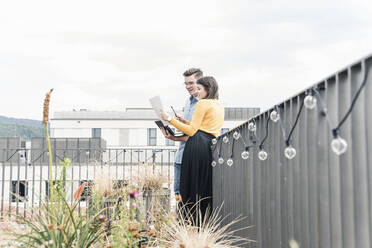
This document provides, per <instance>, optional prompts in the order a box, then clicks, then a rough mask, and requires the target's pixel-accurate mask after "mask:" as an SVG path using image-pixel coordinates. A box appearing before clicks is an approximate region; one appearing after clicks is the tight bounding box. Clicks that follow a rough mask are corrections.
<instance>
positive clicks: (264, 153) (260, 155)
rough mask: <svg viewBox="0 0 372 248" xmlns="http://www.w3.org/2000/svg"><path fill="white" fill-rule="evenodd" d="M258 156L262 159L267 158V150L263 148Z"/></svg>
mask: <svg viewBox="0 0 372 248" xmlns="http://www.w3.org/2000/svg"><path fill="white" fill-rule="evenodd" d="M258 158H259V159H260V160H262V161H264V160H266V159H267V152H266V151H265V150H261V151H259V152H258Z"/></svg>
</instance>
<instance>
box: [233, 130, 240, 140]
mask: <svg viewBox="0 0 372 248" xmlns="http://www.w3.org/2000/svg"><path fill="white" fill-rule="evenodd" d="M233 138H234V139H235V140H238V139H239V138H240V133H238V132H237V131H235V132H234V133H233Z"/></svg>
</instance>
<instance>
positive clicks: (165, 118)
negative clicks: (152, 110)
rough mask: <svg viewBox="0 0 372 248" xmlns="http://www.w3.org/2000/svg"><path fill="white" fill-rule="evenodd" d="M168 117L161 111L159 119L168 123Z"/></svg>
mask: <svg viewBox="0 0 372 248" xmlns="http://www.w3.org/2000/svg"><path fill="white" fill-rule="evenodd" d="M168 117H169V115H168V114H167V113H165V112H164V111H163V110H161V118H162V119H163V121H168Z"/></svg>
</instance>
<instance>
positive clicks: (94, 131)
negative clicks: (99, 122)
mask: <svg viewBox="0 0 372 248" xmlns="http://www.w3.org/2000/svg"><path fill="white" fill-rule="evenodd" d="M92 138H101V128H92Z"/></svg>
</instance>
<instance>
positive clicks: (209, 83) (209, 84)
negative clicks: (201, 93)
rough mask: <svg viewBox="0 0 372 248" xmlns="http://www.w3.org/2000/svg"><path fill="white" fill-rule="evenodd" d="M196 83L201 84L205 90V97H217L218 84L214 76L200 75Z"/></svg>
mask: <svg viewBox="0 0 372 248" xmlns="http://www.w3.org/2000/svg"><path fill="white" fill-rule="evenodd" d="M196 83H197V84H200V85H202V86H203V87H204V89H205V91H206V92H207V95H206V96H205V99H218V84H217V81H216V79H214V77H202V78H199V79H198V81H196Z"/></svg>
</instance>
